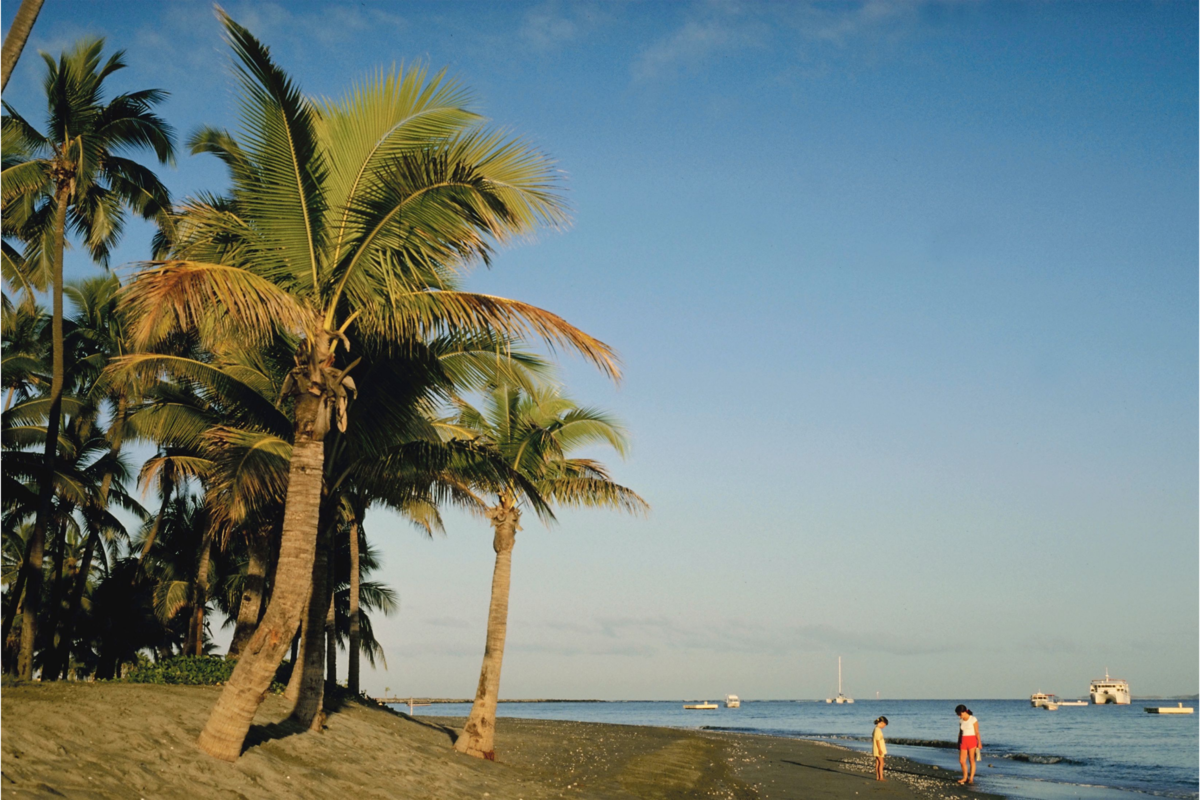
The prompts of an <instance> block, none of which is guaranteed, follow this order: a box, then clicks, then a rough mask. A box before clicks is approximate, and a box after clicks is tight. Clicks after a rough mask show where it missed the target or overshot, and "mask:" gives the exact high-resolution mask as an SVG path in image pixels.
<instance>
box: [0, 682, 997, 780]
mask: <svg viewBox="0 0 1200 800" xmlns="http://www.w3.org/2000/svg"><path fill="white" fill-rule="evenodd" d="M219 691H220V690H219V689H216V688H209V687H190V686H148V685H136V684H119V683H118V684H79V683H58V684H29V685H22V686H8V687H5V688H4V690H3V694H2V697H0V705H2V707H3V709H2V710H3V718H2V721H0V725H2V728H0V751H2V754H3V755H2V758H0V772H2V773H3V778H2V785H0V788H2V791H3V796H4V798H5V800H11V799H12V798H27V797H68V798H147V800H149V798H185V797H221V798H226V797H227V798H247V799H248V800H249V799H254V800H257V799H258V798H264V799H265V798H281V799H282V798H288V800H294V798H298V797H299V798H336V800H352V798H416V799H422V800H423V799H424V798H429V799H430V800H434V799H435V798H436V799H437V800H445V799H446V798H496V800H510V799H511V800H536V799H537V798H550V797H555V798H557V797H571V798H624V799H627V800H634V798H643V799H644V800H668V799H672V798H680V799H682V798H698V797H711V798H732V799H734V800H750V799H751V798H775V799H776V800H787V799H788V798H813V799H816V800H819V798H854V797H855V796H856V795H857V796H859V797H861V798H863V800H868V798H871V800H876V799H877V800H889V799H890V798H939V800H940V799H941V798H962V797H982V796H983V795H980V794H974V793H970V792H966V791H964V790H963V789H962V788H961V787H958V786H956V785H955V784H954V783H953V780H952V779H953V777H954V776H952V775H950V774H949V773H946V772H944V771H942V772H941V773H940V774H938V772H937V771H936V770H933V769H931V768H928V767H923V766H920V765H914V764H912V763H910V762H905V761H904V760H903V759H889V765H890V766H892V767H893V768H894V769H893V770H892V771H891V772H890V774H889V777H890V778H891V780H889V781H888V782H886V783H877V782H876V781H875V780H874V779H873V777H872V775H871V764H870V759H869V757H868V756H866V755H865V754H861V753H855V752H852V751H849V750H844V749H842V748H838V747H833V746H830V745H825V744H821V743H815V742H805V741H800V740H795V739H779V738H774V737H766V736H749V735H744V734H722V733H715V732H706V731H685V730H675V729H670V728H647V727H636V726H626V725H600V724H594V723H579V722H551V721H541V720H513V719H501V720H500V721H499V725H498V728H497V757H498V760H497V761H496V762H495V763H492V762H486V761H479V760H477V759H473V758H469V757H466V756H460V755H458V754H457V753H455V752H454V751H453V750H452V749H451V747H450V744H451V742H452V739H453V726H454V725H455V724H461V722H462V720H454V719H447V718H431V717H419V718H416V719H412V718H409V717H408V716H407V715H404V714H397V713H394V712H392V711H389V710H386V709H382V708H378V707H374V706H371V705H367V704H363V703H359V702H347V703H345V704H343V705H342V706H341V707H340V708H339V709H337V710H335V711H333V712H332V713H330V715H329V718H328V720H327V727H326V729H325V731H323V732H322V733H298V734H297V733H291V732H289V731H286V730H283V729H282V728H280V727H279V726H278V725H277V724H274V723H278V722H279V721H281V720H283V719H284V717H286V715H287V707H286V704H285V702H284V701H283V699H282V698H280V697H274V696H271V697H268V698H267V700H266V702H265V703H264V704H263V707H262V710H261V711H260V712H259V716H258V724H257V725H256V726H255V727H254V728H253V729H252V730H251V738H252V742H253V743H252V744H251V746H250V747H249V748H248V749H247V751H246V753H245V754H244V755H243V756H242V758H241V759H239V760H238V762H237V763H236V764H232V765H231V764H226V763H224V762H220V761H216V760H213V759H211V758H209V757H207V756H205V755H204V754H203V753H201V752H200V751H199V750H197V749H196V747H195V740H196V736H197V735H198V734H199V733H200V727H201V726H202V725H203V723H204V720H205V718H206V717H207V714H208V712H209V710H210V709H211V708H212V705H213V703H215V702H216V699H217V693H218V692H219Z"/></svg>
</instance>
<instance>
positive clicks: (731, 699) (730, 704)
mask: <svg viewBox="0 0 1200 800" xmlns="http://www.w3.org/2000/svg"><path fill="white" fill-rule="evenodd" d="M725 707H726V708H741V707H742V701H741V700H739V699H738V696H737V695H736V694H727V695H725Z"/></svg>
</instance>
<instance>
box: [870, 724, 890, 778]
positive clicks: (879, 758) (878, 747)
mask: <svg viewBox="0 0 1200 800" xmlns="http://www.w3.org/2000/svg"><path fill="white" fill-rule="evenodd" d="M887 724H888V720H887V717H880V718H879V719H877V720H875V733H874V734H873V735H872V736H871V745H872V750H873V751H874V752H875V780H877V781H885V780H887V778H885V777H883V757H884V756H886V755H887V742H885V741H884V740H883V729H884V728H886V727H887Z"/></svg>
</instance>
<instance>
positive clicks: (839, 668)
mask: <svg viewBox="0 0 1200 800" xmlns="http://www.w3.org/2000/svg"><path fill="white" fill-rule="evenodd" d="M841 696H842V657H841V656H838V697H841Z"/></svg>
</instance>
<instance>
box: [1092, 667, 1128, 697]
mask: <svg viewBox="0 0 1200 800" xmlns="http://www.w3.org/2000/svg"><path fill="white" fill-rule="evenodd" d="M1091 694H1092V703H1093V704H1095V705H1098V706H1103V705H1118V706H1127V705H1129V681H1123V680H1121V679H1120V678H1110V677H1108V667H1105V668H1104V677H1103V678H1096V680H1094V681H1092V688H1091Z"/></svg>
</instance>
